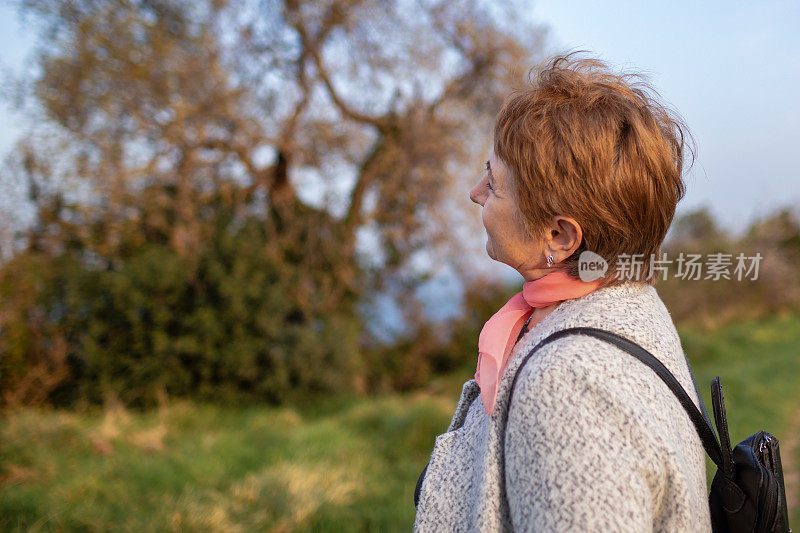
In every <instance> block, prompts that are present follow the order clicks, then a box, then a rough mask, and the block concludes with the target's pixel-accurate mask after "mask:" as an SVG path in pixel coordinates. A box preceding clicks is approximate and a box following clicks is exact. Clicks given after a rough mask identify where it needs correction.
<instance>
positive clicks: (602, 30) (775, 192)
mask: <svg viewBox="0 0 800 533" xmlns="http://www.w3.org/2000/svg"><path fill="white" fill-rule="evenodd" d="M532 16H533V18H534V19H535V20H541V21H544V22H546V23H548V24H549V25H550V27H551V37H552V39H551V41H552V42H553V43H556V44H558V45H561V46H563V47H566V48H570V49H573V48H586V49H589V50H592V51H593V52H595V53H596V54H598V55H599V56H600V57H602V58H604V59H607V60H609V61H611V62H612V63H614V64H615V65H617V66H619V67H625V68H635V69H640V70H644V71H646V73H648V74H649V75H650V79H651V81H652V82H653V84H654V85H655V87H656V88H657V89H658V90H659V92H660V93H661V94H662V96H663V97H664V98H665V99H666V100H667V101H669V102H670V103H671V104H672V105H673V106H674V107H675V108H676V109H677V110H678V111H679V112H680V113H681V114H682V115H683V117H684V119H685V121H686V123H687V124H688V126H689V129H690V130H691V131H692V133H693V134H694V136H695V140H696V142H697V147H698V153H697V161H696V164H695V168H694V169H693V170H692V171H691V172H690V173H689V175H688V176H687V183H688V190H687V194H686V197H685V198H684V200H683V201H682V202H681V204H680V205H679V212H681V210H685V209H687V208H694V207H697V206H700V205H708V206H709V207H710V208H711V210H712V212H713V213H714V214H715V215H716V217H717V218H718V220H719V221H720V223H721V224H722V225H723V226H725V227H726V228H728V229H730V230H731V231H734V232H739V231H741V230H743V229H744V227H745V226H746V224H747V223H748V222H750V221H751V220H752V219H753V218H754V217H756V216H758V215H762V214H764V213H767V212H770V211H772V210H773V209H775V208H777V207H778V206H784V205H793V206H800V171H799V170H798V164H797V163H796V161H795V159H794V158H795V156H796V155H797V154H796V150H797V149H798V123H800V98H799V97H800V90H798V87H800V33H798V28H800V2H794V1H788V0H787V1H769V0H765V1H758V2H753V1H750V2H740V1H730V0H729V1H725V2H721V1H715V2H690V1H683V0H681V1H674V0H673V1H670V2H643V1H635V2H634V1H613V2H597V1H585V0H580V1H578V0H574V1H572V0H542V1H539V2H537V3H536V4H535V5H534V8H533V12H532Z"/></svg>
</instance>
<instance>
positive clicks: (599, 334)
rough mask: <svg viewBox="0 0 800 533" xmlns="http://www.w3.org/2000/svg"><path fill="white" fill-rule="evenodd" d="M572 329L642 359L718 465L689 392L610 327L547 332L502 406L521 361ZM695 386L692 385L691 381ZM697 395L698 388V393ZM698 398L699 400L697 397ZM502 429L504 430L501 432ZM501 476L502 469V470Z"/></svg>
mask: <svg viewBox="0 0 800 533" xmlns="http://www.w3.org/2000/svg"><path fill="white" fill-rule="evenodd" d="M574 333H578V334H583V335H588V336H590V337H595V338H597V339H600V340H604V341H606V342H609V343H611V344H614V345H615V346H617V347H618V348H620V349H622V350H624V351H626V352H628V353H629V354H631V355H632V356H634V357H635V358H636V359H638V360H639V361H641V362H642V363H644V364H646V365H647V366H649V367H650V368H651V369H653V371H654V372H655V373H656V375H658V377H659V378H661V381H663V382H664V383H665V384H666V385H667V387H669V389H670V390H671V391H672V393H673V394H674V395H675V397H676V398H677V399H678V401H679V402H680V404H681V405H682V406H683V409H684V411H686V414H688V415H689V418H690V419H691V420H692V423H693V424H694V427H695V429H696V430H697V434H698V435H699V436H700V440H701V441H702V443H703V448H705V450H706V453H707V454H708V456H709V457H711V460H712V461H714V464H716V465H717V466H718V467H722V452H721V451H720V445H719V442H717V437H716V435H715V434H714V430H713V429H711V425H710V424H709V421H708V419H707V418H706V417H705V416H703V414H702V413H701V412H700V411H699V410H698V409H697V406H696V405H695V404H694V402H693V401H692V399H691V398H689V395H688V394H686V391H685V390H683V387H681V385H680V383H678V380H677V379H675V376H673V375H672V373H671V372H670V371H669V370H668V369H667V367H665V366H664V364H663V363H662V362H661V361H659V360H658V359H657V358H656V357H655V356H654V355H653V354H651V353H650V352H648V351H647V350H645V349H644V348H642V347H641V346H639V345H638V344H636V343H635V342H633V341H631V340H629V339H626V338H625V337H621V336H619V335H617V334H616V333H611V332H610V331H606V330H604V329H599V328H592V327H573V328H567V329H562V330H559V331H556V332H554V333H552V334H551V335H549V336H547V338H545V339H543V340H541V341H540V342H539V343H538V344H536V346H534V347H533V349H532V350H531V351H530V352H528V354H527V355H526V356H525V359H524V360H523V361H522V363H520V365H519V367H518V368H517V372H516V374H515V375H514V380H513V381H512V382H511V392H510V393H509V397H508V403H507V404H506V409H508V408H509V407H510V406H511V398H512V397H513V396H514V385H515V384H516V382H517V378H518V377H519V375H520V374H521V372H520V370H521V369H522V367H523V366H524V365H525V363H526V362H527V361H528V359H530V357H531V356H532V355H533V354H534V353H535V352H536V350H538V349H539V348H540V347H542V346H544V345H545V344H547V343H549V342H552V341H554V340H556V339H560V338H561V337H565V336H567V335H571V334H574ZM695 386H696V385H695ZM699 396H700V394H699V391H698V397H699ZM700 401H701V402H702V400H700ZM506 421H508V412H507V411H506ZM504 433H505V432H504ZM503 467H504V468H503V470H504V471H505V464H504V465H503ZM503 475H504V476H505V472H503ZM504 479H505V478H504Z"/></svg>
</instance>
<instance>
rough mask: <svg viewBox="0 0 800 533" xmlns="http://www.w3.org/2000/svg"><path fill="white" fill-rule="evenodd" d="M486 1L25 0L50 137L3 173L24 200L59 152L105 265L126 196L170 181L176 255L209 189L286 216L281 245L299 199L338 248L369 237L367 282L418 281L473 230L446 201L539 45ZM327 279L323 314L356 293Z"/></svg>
mask: <svg viewBox="0 0 800 533" xmlns="http://www.w3.org/2000/svg"><path fill="white" fill-rule="evenodd" d="M498 4H500V3H495V2H488V1H487V2H484V1H479V0H457V1H425V0H397V1H389V2H386V1H379V0H348V1H331V0H327V1H323V0H316V1H303V2H300V1H298V0H285V1H280V0H261V1H258V0H251V1H246V0H245V1H237V2H226V1H222V0H213V1H212V0H209V1H205V2H189V1H179V0H176V1H164V0H89V1H83V0H81V1H78V0H43V1H39V0H36V1H34V0H24V1H22V2H20V6H21V8H22V10H23V12H24V13H26V14H27V15H28V16H29V19H30V20H31V21H32V22H33V23H36V24H38V27H39V28H40V30H41V36H42V40H41V44H40V46H39V48H38V51H37V58H38V62H39V64H40V66H41V76H40V77H39V79H37V80H35V82H34V83H33V85H32V91H31V94H32V95H34V97H35V99H36V100H37V102H38V104H39V107H38V109H39V110H40V113H41V116H40V117H39V118H40V119H41V120H39V121H38V123H40V124H47V125H48V127H50V128H53V129H54V130H56V131H57V132H58V135H57V136H58V138H59V141H58V143H59V144H58V147H54V146H53V142H50V143H44V142H39V143H37V144H35V148H36V150H33V151H30V153H29V154H28V155H27V156H26V157H27V159H26V160H25V161H24V162H23V164H18V165H17V166H16V168H17V170H18V171H19V173H20V175H23V176H27V177H29V178H30V179H31V180H33V181H30V183H31V187H32V188H31V191H33V190H34V189H33V184H34V182H35V180H34V178H33V177H32V176H34V175H35V174H36V171H35V170H34V169H43V168H50V167H52V166H53V165H52V159H53V158H54V157H55V158H59V168H60V174H61V176H62V178H63V182H64V183H69V184H70V187H71V188H72V189H76V188H77V185H76V184H77V183H80V184H82V185H83V186H87V187H86V188H87V189H88V190H89V191H90V194H89V198H91V200H89V203H90V204H91V205H93V206H94V209H93V210H90V211H87V212H86V213H87V214H86V216H87V219H90V218H92V217H98V216H99V217H102V219H103V221H104V223H105V226H106V227H107V228H110V230H109V231H108V232H107V233H105V234H104V236H103V239H102V242H95V243H93V246H94V247H95V248H96V251H97V252H98V253H100V254H101V255H104V256H109V255H113V253H114V252H113V250H114V247H115V243H116V241H115V235H114V231H113V228H114V227H115V225H116V224H118V223H119V221H120V220H122V219H125V218H130V217H137V216H141V210H140V209H139V208H137V202H138V201H139V199H137V196H136V194H137V191H138V190H140V189H141V187H142V186H144V184H147V183H168V184H172V185H174V186H175V187H176V190H177V196H176V200H175V201H176V202H177V206H178V209H177V212H178V217H177V219H176V220H175V221H174V223H171V227H170V232H171V235H172V238H171V242H172V245H173V246H174V247H175V249H176V250H179V251H181V252H182V253H184V254H186V255H187V256H190V255H191V254H192V253H194V252H195V251H196V250H197V249H198V248H199V247H200V246H201V245H202V243H203V242H204V238H205V237H206V235H205V231H206V229H204V228H203V225H202V223H201V222H200V221H201V217H199V215H198V214H199V212H200V210H201V209H202V207H203V206H204V205H205V204H207V203H208V202H209V201H211V200H210V199H211V198H212V197H216V195H220V194H221V195H222V196H223V197H224V198H226V201H227V202H229V203H230V205H232V206H235V207H236V208H237V209H259V210H261V211H263V212H265V213H273V214H274V215H275V216H276V217H280V219H281V220H283V222H275V220H276V219H274V218H273V217H265V224H267V225H268V226H269V231H270V232H271V234H272V235H274V237H275V238H274V239H272V240H271V242H273V243H275V246H278V244H277V243H279V242H280V238H289V239H291V238H293V236H292V234H291V228H292V224H291V223H290V222H289V221H290V220H291V219H292V217H293V216H296V210H297V206H298V205H300V204H303V203H305V204H308V203H311V204H314V205H317V206H318V207H319V208H320V209H324V210H325V211H327V212H328V213H330V214H331V219H330V223H331V224H337V225H340V226H341V230H342V232H341V235H343V237H342V241H341V243H340V246H341V249H342V253H344V254H347V255H353V256H355V255H356V254H357V252H358V249H357V245H358V244H359V242H360V239H363V238H364V236H365V235H371V237H372V241H373V242H374V244H375V246H374V247H373V248H372V250H373V252H377V255H378V257H371V258H364V257H362V260H364V261H367V259H369V261H372V262H374V265H375V270H374V271H375V272H376V273H377V275H376V277H375V280H374V281H375V282H376V283H377V284H378V285H381V282H382V280H385V279H388V278H390V277H392V276H394V275H399V274H401V273H406V274H408V273H409V272H411V271H412V270H413V271H414V272H415V273H414V275H413V276H412V278H413V279H416V280H418V279H419V276H420V275H421V276H424V275H425V272H419V268H417V269H416V270H414V269H411V268H410V265H411V264H412V263H413V262H414V259H415V258H416V257H418V255H419V253H420V252H425V253H427V254H430V255H432V256H438V257H439V258H440V260H444V259H447V258H448V257H449V258H451V259H452V258H453V256H454V255H457V254H458V253H459V252H458V250H459V249H460V248H461V247H462V246H463V239H467V238H469V237H470V235H471V234H474V232H472V231H464V232H462V233H458V231H457V230H458V228H462V227H463V226H464V224H469V222H468V219H460V220H459V219H458V218H457V217H459V215H460V211H463V209H462V207H463V204H462V205H461V206H459V205H458V204H456V205H455V207H454V206H453V201H454V199H457V200H458V201H463V200H464V199H465V198H466V190H468V188H469V185H470V184H471V183H472V181H473V180H474V179H475V178H476V176H477V174H478V172H479V171H480V170H479V167H478V165H479V164H480V163H481V162H482V160H483V158H484V157H485V154H484V152H485V150H486V149H487V148H488V143H489V141H490V140H491V131H490V126H491V122H492V119H493V116H494V113H496V111H497V110H498V109H499V106H500V104H501V102H502V98H503V97H504V95H505V94H506V93H507V92H508V90H509V89H510V88H511V86H512V85H513V84H514V83H515V82H517V81H518V80H519V79H521V76H522V75H523V74H524V73H525V72H526V70H527V68H528V67H530V66H531V64H532V63H533V62H534V61H535V60H537V59H538V55H539V53H540V50H541V48H542V40H543V36H544V32H543V30H542V29H541V28H538V27H536V26H534V25H532V24H531V23H530V22H529V21H528V20H526V18H525V17H524V16H521V14H524V11H521V9H524V6H519V5H517V4H515V3H502V4H501V6H498ZM65 145H68V146H69V148H68V149H66V148H65ZM18 163H19V161H18ZM232 183H237V184H244V186H243V187H232V186H231V184H232ZM30 199H31V200H32V201H39V199H37V198H34V197H33V196H31V197H30ZM165 201H166V200H165ZM98 213H99V214H98ZM469 218H474V217H469ZM472 227H473V228H474V226H472ZM279 237H280V238H279ZM362 252H363V249H362ZM276 253H277V252H276ZM435 262H436V261H434V263H435ZM310 267H311V265H310ZM401 277H402V276H401ZM340 281H341V283H342V287H340V288H334V290H333V293H334V294H333V297H332V302H333V303H335V294H336V293H337V291H339V290H342V288H343V287H345V286H347V284H353V283H358V282H359V281H358V280H354V279H352V276H348V274H347V272H342V273H341V280H340Z"/></svg>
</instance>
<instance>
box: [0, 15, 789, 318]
mask: <svg viewBox="0 0 800 533" xmlns="http://www.w3.org/2000/svg"><path fill="white" fill-rule="evenodd" d="M524 15H525V16H526V17H527V18H529V19H530V20H533V21H534V22H536V23H538V24H544V25H546V26H548V27H549V35H550V38H549V41H548V43H549V50H550V51H551V52H556V51H564V50H576V49H586V50H589V51H591V52H592V53H593V54H595V55H597V56H598V57H600V58H601V59H604V60H606V61H608V62H609V63H611V65H612V66H615V67H617V68H618V69H632V70H636V71H639V72H643V73H644V74H646V75H647V76H648V78H649V80H650V82H651V83H652V84H653V86H654V87H655V88H656V89H657V90H658V91H659V92H660V94H661V96H662V97H663V99H664V100H665V101H666V102H667V103H669V104H670V105H671V106H672V107H674V108H675V109H677V110H678V111H679V112H680V114H681V115H682V117H683V118H684V121H685V122H686V124H687V125H688V127H689V129H690V131H691V132H692V134H693V136H694V138H695V141H696V143H697V149H698V150H697V157H696V160H695V164H694V167H693V168H692V170H691V171H690V172H689V173H688V174H687V176H686V181H687V193H686V196H685V198H684V199H683V200H682V202H681V203H680V204H679V206H678V214H679V215H680V214H681V213H683V212H686V211H688V210H691V209H696V208H699V207H702V206H705V207H708V209H709V210H710V211H711V213H712V214H713V215H714V217H715V219H716V220H717V221H718V223H719V224H720V225H721V226H722V227H723V228H725V229H727V230H728V231H729V232H730V233H732V234H734V235H736V234H739V233H741V232H742V231H743V230H744V229H745V228H746V227H747V226H748V225H749V224H750V223H752V222H753V221H754V220H755V219H757V218H758V217H763V216H765V215H767V214H769V213H771V212H774V211H775V210H776V209H778V208H781V207H794V208H798V207H800V170H798V164H797V163H796V162H795V156H796V153H795V151H796V150H797V149H798V124H800V91H798V87H800V32H797V28H800V2H795V1H793V0H792V1H790V0H782V1H779V0H761V1H758V2H754V1H750V2H741V1H732V0H728V1H725V2H722V1H713V2H694V1H692V2H690V1H686V0H672V1H670V2H644V1H641V0H639V1H617V0H610V1H605V2H597V1H596V0H591V1H590V0H540V1H533V0H532V1H531V3H530V4H529V7H528V8H527V10H526V12H525V13H524ZM32 44H33V42H32V36H31V35H30V33H29V32H28V31H26V30H25V29H24V28H22V27H21V26H20V23H19V20H18V17H17V16H16V13H15V12H14V11H13V9H12V8H10V7H8V5H7V4H0V68H10V69H11V70H12V71H16V72H20V71H21V69H22V68H24V67H25V65H26V58H27V57H28V53H29V51H30V49H31V46H32ZM0 79H1V78H0ZM0 124H2V127H0V157H2V156H4V155H5V154H6V153H7V152H8V150H9V149H10V148H11V147H12V146H13V143H14V141H15V139H17V138H18V137H19V135H20V133H21V132H22V128H23V127H24V121H21V120H19V117H17V116H15V115H14V114H13V113H11V112H10V111H9V110H8V108H7V106H5V105H4V104H3V103H0ZM475 213H476V216H480V210H479V208H477V207H476V211H475ZM476 261H477V262H478V263H481V262H482V263H485V265H483V266H485V267H488V270H489V271H494V272H499V273H501V274H503V275H509V274H510V275H512V276H514V275H516V276H517V277H518V278H519V279H521V277H519V276H518V274H517V273H516V272H515V271H513V270H512V269H510V267H505V265H499V264H490V263H492V260H491V259H489V258H488V257H483V258H480V259H476ZM503 269H505V270H503ZM445 278H446V277H445ZM510 279H511V278H509V280H510ZM440 281H441V285H440V289H438V290H429V291H427V292H428V293H429V294H431V295H438V296H435V297H434V300H438V301H441V295H442V294H445V293H449V294H450V295H452V296H453V297H455V295H456V293H457V292H458V291H457V290H456V291H455V292H453V291H454V288H453V285H452V283H451V282H449V281H447V280H446V279H443V280H440ZM448 287H449V288H448ZM455 305H458V304H455Z"/></svg>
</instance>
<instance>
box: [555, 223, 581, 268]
mask: <svg viewBox="0 0 800 533" xmlns="http://www.w3.org/2000/svg"><path fill="white" fill-rule="evenodd" d="M582 240H583V230H582V229H581V225H580V224H578V222H577V221H576V220H575V219H574V218H570V217H565V216H562V215H556V216H554V217H553V220H552V222H551V224H550V227H549V228H548V234H547V245H548V247H549V248H550V250H552V253H553V257H554V258H555V260H556V262H559V261H563V260H564V259H566V258H567V257H569V256H571V255H572V254H573V253H574V252H575V250H577V249H578V247H579V246H580V245H581V241H582Z"/></svg>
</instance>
